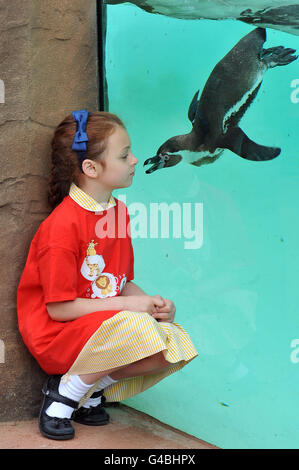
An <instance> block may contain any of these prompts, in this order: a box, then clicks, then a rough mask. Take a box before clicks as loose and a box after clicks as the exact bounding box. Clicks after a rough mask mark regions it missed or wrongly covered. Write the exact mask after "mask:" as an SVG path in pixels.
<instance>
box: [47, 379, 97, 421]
mask: <svg viewBox="0 0 299 470" xmlns="http://www.w3.org/2000/svg"><path fill="white" fill-rule="evenodd" d="M93 385H94V384H90V385H89V384H86V383H84V382H82V380H81V379H80V377H79V376H78V375H70V376H69V380H68V381H67V382H66V383H62V382H61V380H60V384H59V387H58V392H59V393H60V395H63V396H64V397H67V398H71V399H72V400H75V401H79V400H80V399H81V398H82V397H83V396H84V395H85V393H86V392H88V390H89V389H90V387H92V386H93ZM73 411H74V408H72V407H71V406H68V405H65V404H64V403H60V402H57V401H54V402H53V403H51V405H50V406H49V407H48V408H47V410H46V413H47V415H48V416H51V417H56V418H70V417H71V416H72V413H73Z"/></svg>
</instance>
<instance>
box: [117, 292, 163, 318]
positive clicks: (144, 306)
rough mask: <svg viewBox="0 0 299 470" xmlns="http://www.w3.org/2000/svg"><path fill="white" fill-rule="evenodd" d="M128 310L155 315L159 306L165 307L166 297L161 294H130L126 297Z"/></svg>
mask: <svg viewBox="0 0 299 470" xmlns="http://www.w3.org/2000/svg"><path fill="white" fill-rule="evenodd" d="M124 299H125V302H126V310H132V311H133V312H147V313H149V314H150V315H153V313H155V312H156V311H157V308H163V306H164V305H165V301H164V299H163V298H162V297H161V296H160V295H129V296H127V297H124Z"/></svg>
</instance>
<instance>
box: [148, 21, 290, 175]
mask: <svg viewBox="0 0 299 470" xmlns="http://www.w3.org/2000/svg"><path fill="white" fill-rule="evenodd" d="M265 41H266V30H265V28H255V29H254V30H253V31H251V32H250V33H249V34H247V35H246V36H244V37H243V38H242V39H241V40H240V41H239V42H238V43H237V44H236V45H235V46H234V47H233V48H232V49H231V50H230V51H229V52H228V53H227V54H226V55H225V56H224V57H223V59H221V61H220V62H218V64H217V65H216V66H215V67H214V69H213V71H212V73H211V74H210V76H209V78H208V80H207V82H206V84H205V86H204V89H203V91H202V94H201V97H200V100H198V94H199V90H198V91H197V92H196V93H195V95H194V97H193V100H192V101H191V104H190V106H189V110H188V118H189V120H190V121H191V123H192V130H191V132H190V133H188V134H183V135H177V136H175V137H172V138H170V139H168V140H167V141H166V142H164V144H163V145H161V147H160V148H159V149H158V151H157V154H156V156H154V157H152V158H149V159H147V160H146V161H145V162H144V165H147V164H152V166H151V167H150V168H149V169H147V170H146V173H152V172H153V171H155V170H158V169H160V168H167V167H170V166H174V165H176V164H177V163H179V162H180V161H181V160H182V158H184V160H186V161H187V163H190V164H192V165H196V166H201V165H203V164H207V163H213V162H214V161H215V160H217V159H218V158H219V157H220V155H221V154H222V153H223V151H224V149H229V150H231V151H232V152H234V153H235V154H237V155H239V156H240V157H242V158H245V159H247V160H253V161H265V160H271V159H273V158H275V157H277V156H278V155H279V153H280V151H281V150H280V148H277V147H266V146H264V145H259V144H257V143H255V142H253V141H252V140H250V139H249V138H248V137H247V135H246V134H245V133H244V132H243V131H242V129H240V127H238V123H239V121H240V119H241V118H242V116H243V115H244V113H245V112H246V110H247V109H248V107H249V106H250V105H251V103H252V102H253V100H254V99H255V97H256V95H257V93H258V91H259V89H260V86H261V84H262V80H263V77H264V73H265V72H266V70H267V69H269V68H273V67H276V66H280V65H287V64H289V63H291V62H293V61H294V60H296V59H297V58H298V56H296V55H293V54H294V52H295V51H296V49H290V48H285V47H283V46H278V47H271V48H269V49H263V43H264V42H265ZM177 152H179V154H176V153H177Z"/></svg>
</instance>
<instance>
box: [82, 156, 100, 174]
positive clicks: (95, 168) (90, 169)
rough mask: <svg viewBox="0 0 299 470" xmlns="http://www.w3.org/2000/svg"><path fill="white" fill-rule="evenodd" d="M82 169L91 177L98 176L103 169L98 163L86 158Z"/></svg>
mask: <svg viewBox="0 0 299 470" xmlns="http://www.w3.org/2000/svg"><path fill="white" fill-rule="evenodd" d="M82 169H83V171H84V173H85V175H86V176H89V177H90V178H96V177H97V176H98V174H99V172H101V171H102V167H101V166H100V165H97V164H96V163H95V162H94V161H93V160H89V159H88V158H86V159H85V160H84V161H83V163H82Z"/></svg>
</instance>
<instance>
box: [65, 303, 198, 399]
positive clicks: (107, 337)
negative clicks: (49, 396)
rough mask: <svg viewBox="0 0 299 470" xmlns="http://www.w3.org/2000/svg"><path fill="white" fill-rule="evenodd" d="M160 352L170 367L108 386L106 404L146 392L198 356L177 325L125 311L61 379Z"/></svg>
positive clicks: (105, 324)
mask: <svg viewBox="0 0 299 470" xmlns="http://www.w3.org/2000/svg"><path fill="white" fill-rule="evenodd" d="M161 351H162V352H163V355H164V357H165V359H166V360H167V361H168V362H169V363H170V366H169V368H166V369H163V370H162V371H159V372H156V373H153V374H149V375H144V376H138V377H130V378H125V379H121V380H119V381H118V382H116V383H114V384H112V385H110V386H108V387H106V388H105V392H104V395H105V398H106V400H107V402H112V401H121V400H124V399H126V398H129V397H131V396H133V395H137V394H138V393H141V392H143V391H144V390H146V389H148V388H149V387H152V386H153V385H155V384H156V383H157V382H159V381H160V380H162V379H163V378H165V377H167V376H168V375H170V374H172V373H173V372H176V371H178V370H179V369H181V368H182V367H184V366H185V365H186V364H187V363H188V362H190V361H191V360H192V359H194V358H195V357H196V356H198V353H197V351H196V350H195V348H194V346H193V344H192V341H191V339H190V337H189V335H188V334H187V333H186V331H185V330H184V329H183V328H182V327H181V326H180V325H179V324H178V323H174V322H173V323H168V322H162V321H160V322H158V321H157V320H156V319H155V318H153V317H152V316H151V315H149V314H148V313H146V312H131V311H126V310H124V311H121V312H118V313H117V314H115V315H114V316H113V317H111V318H109V319H108V320H105V321H104V322H103V323H102V325H101V326H100V327H99V328H98V330H97V331H96V332H95V333H94V334H93V335H92V336H91V338H90V339H89V340H88V341H87V342H86V344H85V345H84V347H83V348H82V350H81V352H80V353H79V355H78V357H77V358H76V360H75V362H74V363H73V364H72V366H71V367H70V369H69V370H68V372H67V373H66V374H65V375H64V377H63V378H62V380H63V381H67V380H68V376H69V375H73V374H78V375H81V374H92V373H95V372H102V371H103V372H104V371H106V370H109V369H114V368H117V367H121V366H125V365H129V364H131V363H132V362H136V361H139V360H141V359H144V358H146V357H149V356H152V355H153V354H156V353H159V352H161ZM96 387H97V383H95V384H94V386H93V387H91V389H90V390H89V391H88V393H87V394H86V395H85V396H84V397H83V399H82V400H81V402H80V405H82V404H83V403H84V401H85V400H87V399H88V398H89V397H90V395H91V394H92V393H93V391H94V390H95V389H96Z"/></svg>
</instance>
